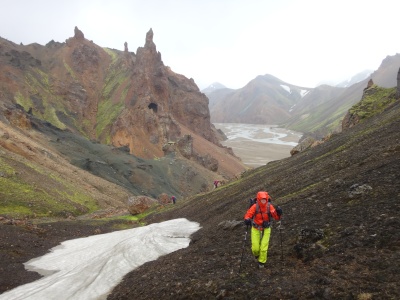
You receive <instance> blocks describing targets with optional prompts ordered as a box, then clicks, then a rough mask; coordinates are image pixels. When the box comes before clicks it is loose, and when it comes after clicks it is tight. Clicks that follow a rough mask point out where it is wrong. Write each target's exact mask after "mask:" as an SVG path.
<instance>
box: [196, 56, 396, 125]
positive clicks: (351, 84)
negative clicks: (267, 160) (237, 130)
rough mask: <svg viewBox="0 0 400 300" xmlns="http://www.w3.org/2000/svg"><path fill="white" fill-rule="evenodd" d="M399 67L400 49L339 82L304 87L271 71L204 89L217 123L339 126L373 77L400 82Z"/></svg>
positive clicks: (382, 83) (386, 84) (391, 84)
mask: <svg viewBox="0 0 400 300" xmlns="http://www.w3.org/2000/svg"><path fill="white" fill-rule="evenodd" d="M399 67H400V54H396V55H394V56H387V57H386V58H385V59H384V60H383V61H382V64H381V65H380V67H379V68H378V70H376V71H374V72H371V71H370V70H365V71H362V72H360V73H358V74H356V75H354V76H353V77H352V78H350V79H349V80H346V81H343V82H341V83H339V84H337V85H336V86H330V85H320V86H317V87H316V88H306V87H300V86H296V85H293V84H290V83H287V82H284V81H282V80H280V79H279V78H276V77H274V76H272V75H270V74H266V75H260V76H257V77H256V78H255V79H253V80H252V81H250V82H249V83H248V84H247V85H246V86H244V87H243V88H241V89H236V90H235V89H228V88H224V87H223V85H222V84H220V83H214V84H212V87H211V86H210V87H208V88H206V89H204V90H202V92H203V93H205V94H206V96H207V97H208V98H209V108H210V115H211V121H212V122H214V123H248V124H278V125H281V126H284V127H287V128H289V129H292V130H297V131H300V132H317V131H320V132H329V131H336V130H339V128H340V124H341V120H342V119H343V116H344V115H345V113H346V112H347V111H348V109H349V108H350V107H351V106H352V105H353V104H355V103H356V102H358V101H360V99H361V96H362V92H363V90H364V88H366V86H367V83H368V81H369V80H370V79H372V80H373V82H374V83H376V84H377V85H379V86H382V87H388V88H389V87H394V86H396V84H397V83H396V80H395V79H396V76H397V71H398V69H399ZM218 87H221V88H218Z"/></svg>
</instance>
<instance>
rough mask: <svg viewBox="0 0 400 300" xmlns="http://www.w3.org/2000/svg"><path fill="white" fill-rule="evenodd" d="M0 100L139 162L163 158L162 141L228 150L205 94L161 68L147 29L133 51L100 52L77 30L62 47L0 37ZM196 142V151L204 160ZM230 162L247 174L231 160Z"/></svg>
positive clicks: (125, 49)
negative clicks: (184, 141) (125, 149)
mask: <svg viewBox="0 0 400 300" xmlns="http://www.w3.org/2000/svg"><path fill="white" fill-rule="evenodd" d="M0 97H1V98H0V105H2V106H3V108H10V107H14V106H15V104H18V105H20V106H22V107H23V108H24V110H25V111H27V112H28V111H29V112H30V113H31V114H32V115H33V116H35V117H38V118H40V119H43V120H45V121H47V122H49V123H51V124H52V125H53V126H56V127H58V128H60V129H62V130H65V129H68V130H71V131H73V132H75V133H79V134H82V135H83V136H85V137H87V138H89V139H91V140H96V141H99V142H101V143H104V144H111V145H113V146H116V147H121V146H125V147H126V146H127V147H129V151H130V153H131V154H134V155H136V156H138V157H142V158H154V157H161V156H163V155H164V152H163V150H162V149H163V147H164V146H165V145H166V144H167V143H171V142H178V141H179V140H180V139H182V138H184V135H187V134H189V135H191V136H192V137H193V138H194V139H196V138H197V137H198V138H201V139H205V140H207V141H208V142H210V145H211V148H213V147H216V148H218V149H222V150H223V151H225V150H226V149H225V150H224V149H223V147H222V146H221V145H220V143H219V142H218V139H217V137H216V134H215V131H214V130H213V128H212V125H211V123H210V113H209V109H208V99H207V97H206V96H205V95H204V94H202V93H201V92H200V91H199V89H198V87H197V86H196V84H195V83H194V81H193V79H188V78H186V77H184V76H183V75H179V74H176V73H174V72H173V71H172V70H171V69H170V68H169V67H166V66H164V64H163V62H162V59H161V53H160V52H158V51H157V49H156V45H155V43H154V42H153V31H152V30H151V29H150V31H149V32H148V33H147V35H146V41H145V45H144V47H139V48H138V49H137V53H136V54H135V53H133V52H129V51H128V45H127V43H125V44H124V51H118V50H115V49H108V48H102V47H100V46H98V45H96V44H95V43H93V42H92V41H89V40H88V39H86V38H85V35H84V34H83V32H82V31H81V30H79V29H78V28H77V27H75V31H74V36H73V37H71V38H69V39H67V40H66V42H65V43H57V42H54V41H51V42H49V43H48V44H47V45H45V46H41V45H38V44H30V45H27V46H23V45H16V44H14V43H12V42H10V41H7V40H4V39H0ZM183 131H184V134H183V133H182V132H183ZM197 144H198V143H196V142H195V143H194V152H195V153H197V152H198V151H202V153H201V155H202V156H204V155H206V153H204V149H201V150H200V149H197ZM206 152H207V153H209V155H211V156H212V155H213V154H212V153H213V152H216V150H215V149H209V150H208V151H206ZM225 152H229V151H225ZM177 154H178V155H180V154H179V152H178V153H177ZM199 155H200V154H199ZM199 155H197V157H198V156H199ZM227 160H228V161H229V160H231V161H230V162H231V163H232V162H233V163H234V164H235V165H236V171H237V172H241V171H242V170H244V167H243V165H241V163H240V162H239V161H238V159H237V158H236V157H234V156H232V155H230V154H228V157H227ZM231 175H233V174H231Z"/></svg>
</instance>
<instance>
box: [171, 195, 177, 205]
mask: <svg viewBox="0 0 400 300" xmlns="http://www.w3.org/2000/svg"><path fill="white" fill-rule="evenodd" d="M171 200H172V203H173V204H175V202H176V198H175V196H172V197H171Z"/></svg>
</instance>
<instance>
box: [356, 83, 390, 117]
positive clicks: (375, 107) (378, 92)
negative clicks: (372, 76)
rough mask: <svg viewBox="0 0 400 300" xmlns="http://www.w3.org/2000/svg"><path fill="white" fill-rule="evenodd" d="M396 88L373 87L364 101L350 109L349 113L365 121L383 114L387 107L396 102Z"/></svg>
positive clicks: (365, 95) (366, 94)
mask: <svg viewBox="0 0 400 300" xmlns="http://www.w3.org/2000/svg"><path fill="white" fill-rule="evenodd" d="M395 94H396V88H382V87H379V86H376V85H374V86H372V87H371V88H369V90H368V91H367V92H366V93H365V94H364V97H363V99H362V100H361V101H360V102H358V103H357V104H355V105H353V107H351V108H350V110H349V113H350V114H352V115H356V116H358V117H359V118H360V121H362V120H363V119H367V118H370V117H372V116H374V115H376V114H379V113H381V112H382V111H383V110H384V109H385V108H386V107H388V106H389V105H390V104H392V103H393V102H394V101H396V97H395Z"/></svg>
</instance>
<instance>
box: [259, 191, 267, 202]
mask: <svg viewBox="0 0 400 300" xmlns="http://www.w3.org/2000/svg"><path fill="white" fill-rule="evenodd" d="M261 199H267V200H268V199H269V195H268V193H267V192H258V193H257V201H258V202H260V201H261Z"/></svg>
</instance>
